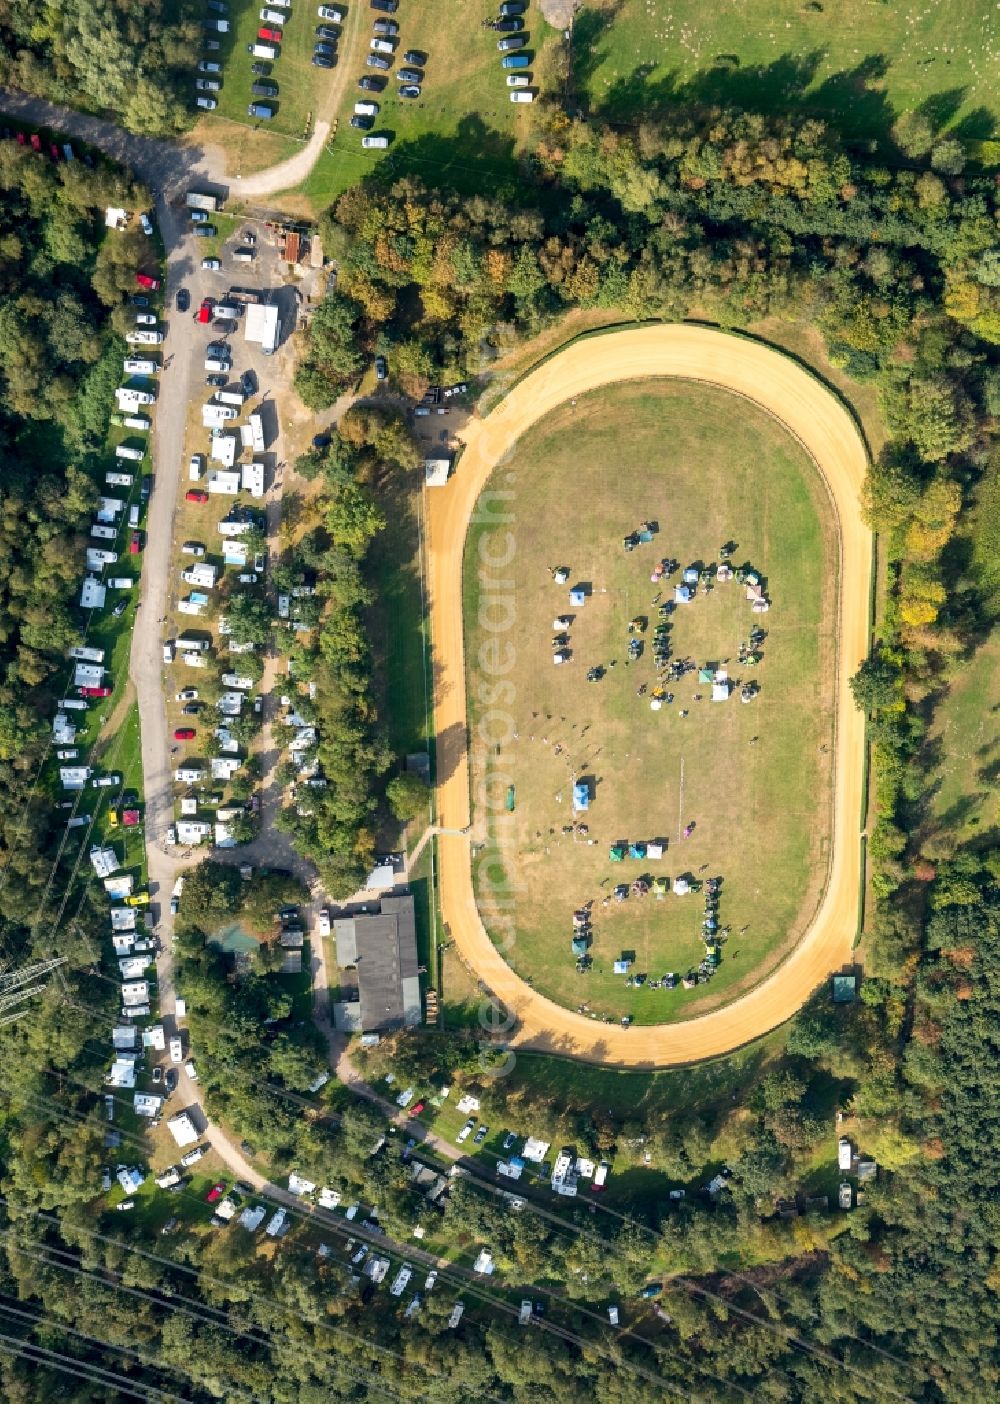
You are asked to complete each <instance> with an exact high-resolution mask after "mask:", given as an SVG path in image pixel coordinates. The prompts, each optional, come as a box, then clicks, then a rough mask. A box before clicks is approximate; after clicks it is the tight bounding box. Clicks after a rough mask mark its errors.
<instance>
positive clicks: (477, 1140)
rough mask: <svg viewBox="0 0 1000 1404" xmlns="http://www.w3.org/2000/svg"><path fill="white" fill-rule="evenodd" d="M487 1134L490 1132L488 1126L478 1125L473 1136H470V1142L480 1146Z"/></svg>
mask: <svg viewBox="0 0 1000 1404" xmlns="http://www.w3.org/2000/svg"><path fill="white" fill-rule="evenodd" d="M489 1134H490V1128H489V1127H488V1126H480V1128H479V1130H478V1131H477V1132H476V1134H475V1136H474V1137H473V1138H472V1144H473V1145H474V1146H481V1145H482V1144H483V1142H484V1141H485V1140H486V1137H487V1136H488V1135H489Z"/></svg>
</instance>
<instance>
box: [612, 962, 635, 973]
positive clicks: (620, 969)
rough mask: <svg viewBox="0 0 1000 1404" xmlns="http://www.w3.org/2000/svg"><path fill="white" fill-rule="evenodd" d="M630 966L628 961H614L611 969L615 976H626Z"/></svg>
mask: <svg viewBox="0 0 1000 1404" xmlns="http://www.w3.org/2000/svg"><path fill="white" fill-rule="evenodd" d="M631 964H632V962H631V961H630V960H616V961H615V963H614V965H613V966H612V967H611V968H612V970H613V971H614V973H615V974H616V975H627V974H628V972H629V967H630V966H631Z"/></svg>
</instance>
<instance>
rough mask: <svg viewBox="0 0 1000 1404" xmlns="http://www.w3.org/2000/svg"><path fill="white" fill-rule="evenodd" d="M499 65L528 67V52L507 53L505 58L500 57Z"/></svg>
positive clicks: (529, 60)
mask: <svg viewBox="0 0 1000 1404" xmlns="http://www.w3.org/2000/svg"><path fill="white" fill-rule="evenodd" d="M500 67H501V68H503V69H517V68H530V67H531V55H530V54H508V55H507V57H506V58H505V59H501V61H500Z"/></svg>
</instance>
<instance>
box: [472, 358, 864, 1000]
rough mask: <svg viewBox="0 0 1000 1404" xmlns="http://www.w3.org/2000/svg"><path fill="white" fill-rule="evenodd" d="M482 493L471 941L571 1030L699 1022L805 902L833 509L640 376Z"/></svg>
mask: <svg viewBox="0 0 1000 1404" xmlns="http://www.w3.org/2000/svg"><path fill="white" fill-rule="evenodd" d="M458 471H459V472H460V471H461V465H460V464H459V469H458ZM491 491H499V492H502V493H503V494H504V496H503V498H502V508H503V511H502V518H503V520H498V517H497V508H496V506H495V505H494V507H493V509H492V511H482V512H478V513H477V514H476V516H475V517H474V520H473V526H472V528H471V529H470V533H469V538H468V541H467V543H466V553H465V579H464V609H465V618H466V658H467V667H468V695H469V726H470V738H471V758H472V795H473V838H474V843H475V848H474V862H473V871H474V874H475V878H476V889H477V899H478V901H479V905H480V911H481V913H482V915H483V920H484V922H485V924H486V927H487V930H488V931H489V932H490V934H491V936H493V937H494V939H496V940H498V942H502V943H503V948H504V950H505V954H506V955H507V958H508V959H509V961H510V963H511V965H512V966H513V967H514V969H515V970H517V972H518V973H519V974H520V975H521V976H522V977H523V978H525V979H526V980H528V981H529V982H530V983H531V984H532V985H533V986H534V987H535V988H536V989H538V990H539V991H540V992H541V993H544V994H546V995H548V996H550V997H551V998H553V999H555V1000H557V1001H558V1002H560V1003H562V1004H564V1005H566V1006H568V1007H571V1008H577V1009H580V1008H582V1009H583V1011H584V1012H586V1013H590V1014H592V1015H594V1016H595V1017H598V1018H611V1019H615V1020H618V1019H625V1020H634V1021H635V1022H639V1023H660V1022H667V1021H670V1020H675V1019H683V1018H687V1017H691V1016H693V1015H695V1014H699V1013H703V1012H705V1011H707V1010H709V1009H711V1008H713V1007H716V1006H718V1005H719V1004H722V1003H726V1002H728V1001H730V1000H731V999H733V998H735V997H737V996H738V995H739V994H740V993H742V992H744V991H745V990H746V989H748V988H749V987H750V986H752V985H753V984H756V983H757V982H758V981H759V980H761V979H762V978H764V976H765V975H767V974H768V973H769V972H770V971H771V970H773V969H774V967H775V966H776V965H777V964H778V963H779V961H780V960H781V958H782V956H783V954H785V953H787V951H788V950H789V949H790V948H791V947H792V946H793V945H794V944H795V942H796V941H797V940H798V939H799V937H800V936H801V935H802V933H803V931H804V930H805V928H806V926H807V925H808V922H809V920H810V918H811V917H812V915H813V914H814V912H815V910H816V907H817V905H818V902H819V899H820V896H821V894H822V891H823V886H824V883H825V875H826V868H827V862H828V858H829V848H830V817H831V815H830V792H831V766H832V759H833V721H834V714H833V690H834V684H835V679H834V678H833V676H832V660H833V639H834V636H835V631H836V622H837V618H836V611H837V586H838V575H837V572H838V557H837V535H836V521H835V516H834V512H833V508H832V504H831V502H830V500H829V497H828V495H827V492H826V488H825V485H824V484H823V482H822V479H821V478H820V476H819V473H818V471H817V469H816V467H815V465H814V464H813V463H812V461H811V460H810V459H809V458H808V457H807V455H806V454H805V452H804V451H803V450H802V449H801V448H800V447H799V446H798V445H797V444H796V442H795V441H794V440H793V439H791V438H790V437H789V436H788V435H787V434H786V432H785V431H784V429H783V428H781V426H780V425H778V424H776V423H775V422H774V421H772V420H771V419H770V418H769V417H768V416H767V415H766V414H765V413H764V412H763V411H760V410H757V409H756V408H754V407H753V406H752V405H751V404H749V403H748V402H745V401H743V400H741V399H739V398H737V397H735V396H733V395H731V394H729V393H728V392H725V391H722V390H715V389H713V388H710V387H706V386H700V385H694V384H685V383H683V382H678V381H662V380H656V381H648V382H635V383H628V384H624V385H619V386H615V387H608V388H606V389H603V390H600V391H597V392H594V393H593V394H591V395H587V396H584V397H581V398H580V399H579V400H578V401H577V402H576V403H575V404H572V403H570V404H566V405H564V406H563V407H562V408H561V409H560V410H558V411H557V412H555V413H553V414H552V415H551V416H549V417H548V418H547V419H546V420H544V421H542V422H541V424H539V425H538V426H537V427H536V429H535V430H534V431H533V433H532V435H531V436H530V437H529V438H527V439H525V440H522V442H521V443H520V444H519V445H518V446H517V448H516V449H515V451H514V452H513V453H512V454H511V455H509V457H508V458H507V459H506V460H505V461H503V462H502V463H500V464H499V465H498V466H497V468H496V470H495V472H494V474H493V477H492V479H491V481H490V484H489V485H488V487H487V490H486V493H485V494H484V497H483V498H482V499H481V502H485V501H486V497H487V494H489V493H490V492H491ZM511 930H512V931H513V942H512V944H511V945H510V946H509V948H508V944H507V935H506V933H507V932H508V931H511Z"/></svg>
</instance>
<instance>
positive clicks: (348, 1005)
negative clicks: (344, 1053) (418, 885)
mask: <svg viewBox="0 0 1000 1404" xmlns="http://www.w3.org/2000/svg"><path fill="white" fill-rule="evenodd" d="M380 908H381V909H380V911H379V912H378V913H377V914H372V913H362V914H359V915H358V916H351V917H339V918H337V920H335V921H334V923H333V933H334V937H335V938H336V943H337V964H338V965H339V966H341V967H343V968H345V969H351V968H353V969H354V970H355V971H356V979H357V986H358V999H357V1001H353V1002H349V1001H341V1002H340V1003H338V1004H337V1005H336V1006H335V1007H334V1018H335V1022H336V1024H337V1027H338V1028H339V1029H342V1030H344V1031H348V1032H358V1031H359V1030H360V1031H364V1032H366V1033H367V1032H370V1031H372V1030H381V1029H396V1028H409V1027H412V1026H413V1025H415V1024H419V1023H420V1017H421V1005H420V976H419V974H418V970H417V932H416V922H415V917H414V908H413V898H412V897H411V896H409V894H407V895H405V896H402V897H383V898H382V901H381V904H380Z"/></svg>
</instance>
